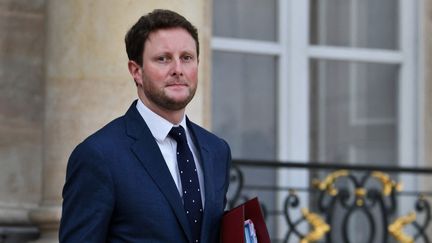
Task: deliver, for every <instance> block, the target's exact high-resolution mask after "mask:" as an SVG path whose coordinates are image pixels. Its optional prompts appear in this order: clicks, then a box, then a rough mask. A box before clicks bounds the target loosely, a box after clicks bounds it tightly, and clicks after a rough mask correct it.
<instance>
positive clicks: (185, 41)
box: [144, 28, 196, 52]
mask: <svg viewBox="0 0 432 243" xmlns="http://www.w3.org/2000/svg"><path fill="white" fill-rule="evenodd" d="M144 50H145V52H153V51H179V50H184V51H193V52H196V43H195V40H194V39H193V37H192V36H191V35H190V34H189V32H187V31H186V30H185V29H183V28H170V29H159V30H156V31H153V32H151V33H150V34H149V36H148V38H147V40H146V42H145V45H144Z"/></svg>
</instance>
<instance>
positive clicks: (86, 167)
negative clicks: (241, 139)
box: [59, 102, 231, 243]
mask: <svg viewBox="0 0 432 243" xmlns="http://www.w3.org/2000/svg"><path fill="white" fill-rule="evenodd" d="M187 125H188V128H189V129H190V131H191V133H192V137H193V138H194V139H195V141H194V142H195V144H196V145H197V148H198V150H199V156H200V158H201V163H202V168H203V173H204V184H205V206H204V214H203V222H202V233H201V242H202V243H213V242H219V225H220V220H221V216H222V215H223V212H224V208H225V204H226V192H227V189H228V183H229V166H230V162H231V154H230V149H229V147H228V145H227V143H226V142H225V141H223V140H222V139H220V138H218V137H216V136H215V135H213V134H211V133H209V132H207V131H206V130H204V129H203V128H201V127H199V126H198V125H196V124H194V123H192V122H190V121H189V120H188V121H187ZM59 238H60V242H62V243H78V242H79V243H84V242H92V243H97V242H167V243H168V242H170V243H171V242H172V243H174V242H175V243H182V242H184V243H186V242H187V243H189V242H191V235H190V228H189V225H188V221H187V218H186V215H185V211H184V209H183V204H182V199H181V196H180V194H179V192H178V190H177V187H176V185H175V183H174V180H173V178H172V176H171V174H170V172H169V170H168V167H167V165H166V163H165V161H164V158H163V156H162V154H161V152H160V150H159V147H158V145H157V143H156V141H155V139H154V137H153V136H152V134H151V132H150V130H149V128H148V127H147V125H146V123H145V122H144V120H143V119H142V117H141V116H140V114H139V113H138V110H137V109H136V102H134V103H133V104H132V106H131V107H130V108H129V110H128V111H127V113H126V114H125V115H124V116H122V117H120V118H117V119H116V120H114V121H112V122H111V123H109V124H107V125H106V126H105V127H103V128H102V129H101V130H99V131H97V132H96V133H95V134H93V135H91V136H90V137H88V138H87V139H86V140H85V141H83V142H82V143H81V144H79V145H78V146H77V147H76V148H75V150H74V151H73V152H72V154H71V156H70V158H69V162H68V166H67V172H66V183H65V185H64V188H63V211H62V219H61V223H60V234H59Z"/></svg>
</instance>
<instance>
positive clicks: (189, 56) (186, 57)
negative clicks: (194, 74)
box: [182, 55, 194, 62]
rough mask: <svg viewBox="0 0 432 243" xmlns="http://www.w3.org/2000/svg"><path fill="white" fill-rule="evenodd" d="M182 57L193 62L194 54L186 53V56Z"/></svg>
mask: <svg viewBox="0 0 432 243" xmlns="http://www.w3.org/2000/svg"><path fill="white" fill-rule="evenodd" d="M182 59H183V60H184V61H185V62H191V61H193V60H194V57H193V56H192V55H184V56H183V57H182Z"/></svg>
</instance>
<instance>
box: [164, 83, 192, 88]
mask: <svg viewBox="0 0 432 243" xmlns="http://www.w3.org/2000/svg"><path fill="white" fill-rule="evenodd" d="M187 86H188V84H187V83H185V82H172V83H168V84H167V87H187Z"/></svg>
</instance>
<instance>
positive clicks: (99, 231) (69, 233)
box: [59, 142, 114, 243]
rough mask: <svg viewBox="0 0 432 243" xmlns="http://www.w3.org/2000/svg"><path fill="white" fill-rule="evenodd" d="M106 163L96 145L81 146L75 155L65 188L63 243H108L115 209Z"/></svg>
mask: <svg viewBox="0 0 432 243" xmlns="http://www.w3.org/2000/svg"><path fill="white" fill-rule="evenodd" d="M107 164H108V163H107V161H106V160H104V158H103V153H101V152H100V151H99V150H98V149H97V147H96V146H94V145H93V146H92V145H91V144H90V143H86V142H84V143H82V144H80V145H78V147H77V148H76V149H75V150H74V151H73V152H72V154H71V156H70V158H69V161H68V165H67V171H66V182H65V185H64V187H63V208H62V218H61V221H60V232H59V240H60V243H76V242H82V243H85V242H92V243H98V242H101V243H102V242H106V237H107V232H108V228H109V222H110V219H111V214H112V211H113V207H114V188H113V180H112V177H111V173H110V170H109V168H108V166H107Z"/></svg>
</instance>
